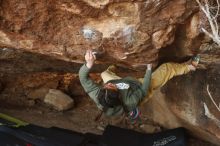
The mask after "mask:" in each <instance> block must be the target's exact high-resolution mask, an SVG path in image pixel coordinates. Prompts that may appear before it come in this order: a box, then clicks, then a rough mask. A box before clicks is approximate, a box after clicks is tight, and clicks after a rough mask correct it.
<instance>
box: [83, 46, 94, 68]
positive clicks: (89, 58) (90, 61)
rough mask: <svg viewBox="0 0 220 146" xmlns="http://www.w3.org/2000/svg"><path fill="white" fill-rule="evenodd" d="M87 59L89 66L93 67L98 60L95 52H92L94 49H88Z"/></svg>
mask: <svg viewBox="0 0 220 146" xmlns="http://www.w3.org/2000/svg"><path fill="white" fill-rule="evenodd" d="M85 60H86V66H87V67H88V68H92V66H93V64H94V62H95V60H96V56H95V54H93V53H92V50H87V51H86V55H85Z"/></svg>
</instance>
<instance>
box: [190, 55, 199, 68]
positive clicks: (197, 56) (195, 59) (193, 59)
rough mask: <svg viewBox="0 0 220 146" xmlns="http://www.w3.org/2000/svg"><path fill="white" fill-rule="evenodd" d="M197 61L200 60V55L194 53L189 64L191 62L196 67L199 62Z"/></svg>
mask: <svg viewBox="0 0 220 146" xmlns="http://www.w3.org/2000/svg"><path fill="white" fill-rule="evenodd" d="M199 61H200V56H199V55H195V56H193V57H192V61H191V64H192V65H193V66H194V67H197V66H198V64H199Z"/></svg>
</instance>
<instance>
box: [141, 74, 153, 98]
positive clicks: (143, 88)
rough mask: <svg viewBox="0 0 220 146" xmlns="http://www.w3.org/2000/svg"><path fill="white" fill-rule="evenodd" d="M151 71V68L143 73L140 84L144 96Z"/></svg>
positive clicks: (148, 84) (148, 85)
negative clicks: (142, 79)
mask: <svg viewBox="0 0 220 146" xmlns="http://www.w3.org/2000/svg"><path fill="white" fill-rule="evenodd" d="M151 73H152V71H151V70H146V73H145V75H144V81H143V84H142V90H143V92H144V96H146V95H147V91H148V89H149V87H150V81H151Z"/></svg>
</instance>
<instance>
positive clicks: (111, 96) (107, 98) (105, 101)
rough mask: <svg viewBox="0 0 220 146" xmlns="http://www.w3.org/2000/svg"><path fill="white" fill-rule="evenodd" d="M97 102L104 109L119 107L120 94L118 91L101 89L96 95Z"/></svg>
mask: <svg viewBox="0 0 220 146" xmlns="http://www.w3.org/2000/svg"><path fill="white" fill-rule="evenodd" d="M98 101H99V103H100V104H101V105H102V106H103V108H104V109H107V108H113V107H115V106H118V105H121V100H120V93H119V91H118V90H112V89H105V88H102V89H101V90H100V92H99V94H98Z"/></svg>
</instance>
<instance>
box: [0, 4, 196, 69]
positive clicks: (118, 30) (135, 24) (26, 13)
mask: <svg viewBox="0 0 220 146" xmlns="http://www.w3.org/2000/svg"><path fill="white" fill-rule="evenodd" d="M193 4H194V3H193V2H191V1H187V0H174V1H172V2H171V1H168V0H161V1H147V2H145V1H126V2H125V1H123V0H122V1H117V2H115V1H109V0H103V1H93V0H83V1H71V2H70V1H69V2H66V1H63V0H60V1H56V2H54V1H52V0H49V1H47V2H46V1H37V0H33V1H28V0H25V1H17V0H12V1H9V0H6V1H2V2H1V3H0V6H1V8H2V9H1V13H0V15H1V18H2V19H1V21H0V31H1V33H0V38H1V39H0V46H4V47H12V48H16V49H25V50H27V51H31V52H36V53H41V54H45V55H48V56H53V57H56V58H59V59H62V60H68V61H73V62H83V60H84V58H83V54H84V52H85V49H88V48H92V49H98V50H100V51H103V52H105V54H104V57H103V58H102V59H101V60H100V61H101V62H112V63H114V62H117V63H118V64H121V65H126V66H127V65H129V66H132V65H134V66H136V65H138V64H143V63H148V62H152V63H155V64H157V59H158V53H159V49H160V48H161V47H165V46H167V45H169V44H170V43H172V42H173V41H174V37H175V30H176V29H175V28H176V26H178V24H179V23H182V22H183V21H184V20H186V19H187V16H188V17H189V16H190V15H191V13H192V11H188V10H189V9H192V8H193V7H189V5H193ZM192 10H193V9H192ZM151 37H152V39H151ZM130 60H132V61H130ZM128 62H129V63H128Z"/></svg>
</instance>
